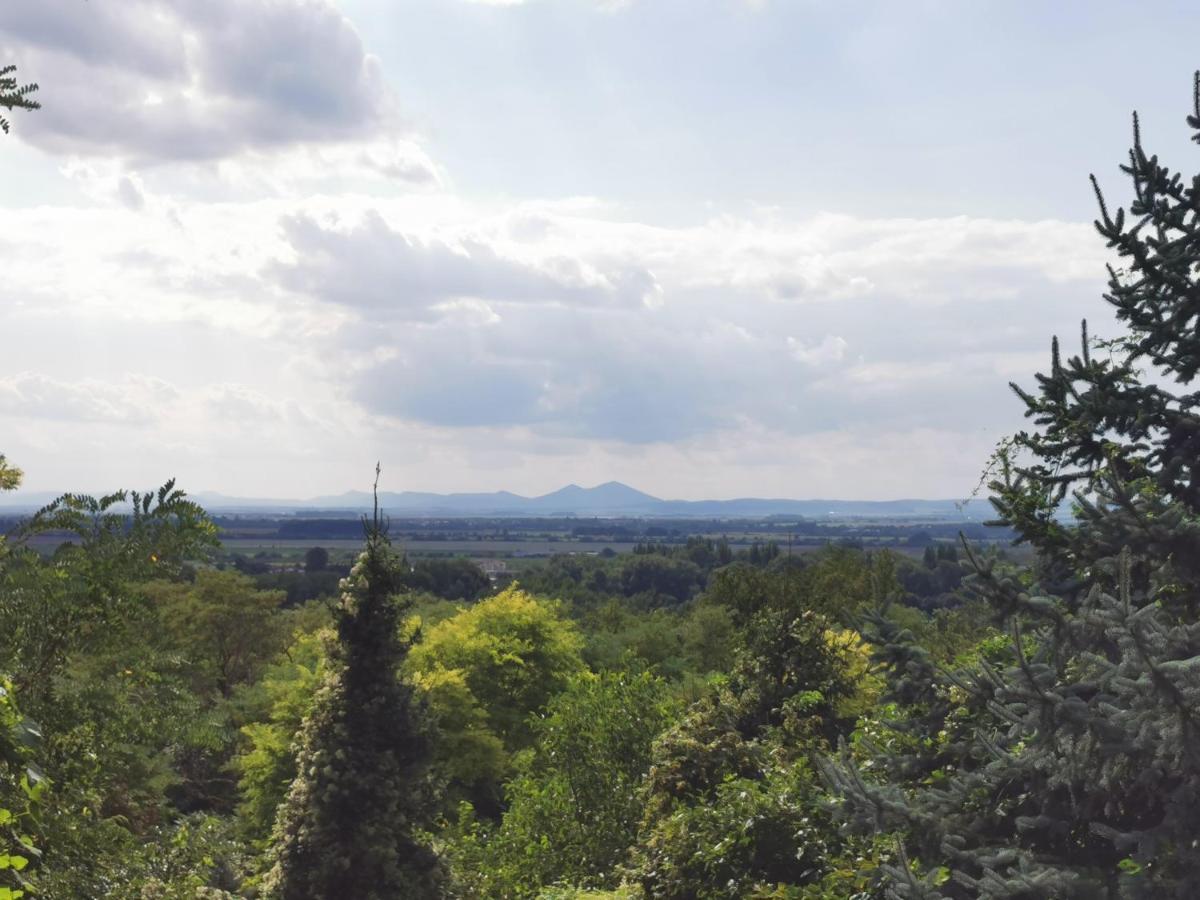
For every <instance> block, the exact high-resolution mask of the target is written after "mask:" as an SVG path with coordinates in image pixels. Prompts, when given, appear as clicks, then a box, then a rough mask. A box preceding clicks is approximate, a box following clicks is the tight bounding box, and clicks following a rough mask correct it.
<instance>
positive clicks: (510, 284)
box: [0, 0, 1200, 498]
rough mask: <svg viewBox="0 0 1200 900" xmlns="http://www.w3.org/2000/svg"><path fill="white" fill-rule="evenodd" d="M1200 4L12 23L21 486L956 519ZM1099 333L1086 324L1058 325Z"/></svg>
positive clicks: (735, 1)
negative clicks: (545, 498)
mask: <svg viewBox="0 0 1200 900" xmlns="http://www.w3.org/2000/svg"><path fill="white" fill-rule="evenodd" d="M1197 33H1200V7H1197V6H1196V4H1195V3H1194V2H1192V0H1188V2H1177V3H1170V2H1154V3H1147V2H1139V3H1137V4H1134V3H1117V2H1108V0H1086V2H1085V0H1063V2H1059V3H1040V2H1032V0H1031V2H1011V0H996V2H987V0H859V2H856V3H846V2H843V0H836V2H835V0H702V2H696V0H527V2H521V0H488V2H478V0H476V2H471V0H336V2H335V0H89V2H83V0H3V2H2V3H0V65H2V64H5V63H8V62H10V61H11V62H13V63H16V64H17V65H18V66H19V71H20V74H21V75H22V76H23V77H24V78H26V79H29V80H36V81H38V82H39V83H40V84H41V92H40V94H39V97H40V99H41V101H42V103H43V104H44V109H42V110H41V111H39V112H36V113H21V112H19V111H18V112H16V113H13V114H12V115H11V117H10V118H11V119H12V122H13V130H12V134H11V135H9V136H7V137H0V172H2V173H3V177H2V178H0V223H2V224H0V451H2V452H4V453H6V454H7V455H8V457H9V459H10V460H11V461H14V462H16V463H17V464H19V465H21V466H22V467H23V468H24V469H25V470H26V473H27V487H28V488H29V489H30V490H65V489H73V490H102V489H108V488H113V487H117V486H131V487H147V486H150V485H152V484H156V483H159V482H161V481H163V480H165V479H166V478H167V477H170V476H178V478H179V479H180V482H181V483H182V485H183V486H184V487H185V488H188V489H190V490H194V491H203V490H215V491H221V492H224V493H227V494H235V495H241V496H260V497H261V496H273V497H296V498H299V497H306V496H313V495H317V494H324V493H337V492H341V491H343V490H346V489H350V488H359V489H361V488H363V487H365V486H368V485H369V483H370V478H371V473H372V469H373V466H374V463H375V460H376V459H380V460H382V462H383V465H384V470H385V479H384V484H385V487H386V488H388V489H391V490H404V489H410V490H434V491H449V490H495V489H502V488H503V489H509V490H514V491H518V492H524V493H541V492H545V491H548V490H552V489H555V488H557V487H559V486H561V485H563V484H565V483H567V482H571V481H573V482H578V483H582V484H594V483H597V482H601V481H605V480H608V479H619V480H622V481H626V482H628V483H630V484H633V485H634V486H636V487H639V488H642V489H643V490H647V491H649V492H651V493H654V494H657V495H659V496H667V497H681V498H701V497H714V498H717V497H733V496H744V495H757V496H790V497H816V496H822V497H840V498H892V497H913V496H923V497H960V496H965V495H966V494H967V493H968V492H969V491H970V490H971V489H972V488H973V486H974V485H975V483H976V481H977V480H978V477H979V474H980V471H981V469H982V467H983V465H984V462H985V460H986V458H987V456H988V453H989V452H990V450H991V448H992V447H993V445H994V444H995V443H996V441H997V440H998V439H999V438H1001V437H1002V436H1003V435H1004V434H1005V433H1006V432H1008V431H1010V430H1012V429H1013V428H1014V427H1018V426H1019V425H1020V423H1021V419H1020V409H1019V406H1018V405H1017V403H1016V402H1015V400H1014V398H1012V396H1011V394H1010V393H1009V391H1008V389H1007V387H1006V383H1007V382H1008V381H1009V380H1010V379H1016V380H1018V381H1023V382H1025V383H1029V382H1030V381H1031V380H1032V374H1033V373H1034V372H1035V371H1036V370H1037V369H1038V368H1039V367H1040V366H1042V365H1044V363H1045V360H1046V353H1047V346H1048V341H1049V338H1050V335H1051V334H1052V333H1054V332H1059V333H1062V334H1064V335H1068V336H1073V335H1074V334H1076V333H1077V329H1078V323H1079V320H1080V319H1081V318H1082V317H1084V316H1087V317H1089V318H1090V319H1091V320H1092V322H1093V331H1096V332H1099V333H1101V334H1104V333H1111V329H1112V324H1111V321H1112V320H1111V317H1110V316H1109V314H1108V312H1107V310H1106V309H1105V308H1104V307H1103V304H1102V301H1100V299H1099V294H1100V290H1101V288H1102V286H1103V263H1104V261H1105V259H1106V251H1105V249H1104V247H1103V245H1102V243H1101V242H1100V241H1099V239H1098V238H1097V237H1096V236H1095V233H1094V231H1093V230H1092V228H1091V225H1090V221H1091V218H1092V215H1093V207H1092V199H1091V196H1090V193H1089V189H1088V185H1087V181H1086V175H1087V173H1088V172H1089V171H1096V172H1097V173H1098V174H1100V176H1101V178H1102V181H1103V182H1104V183H1105V185H1106V186H1107V187H1108V188H1109V190H1110V197H1111V198H1112V199H1114V200H1118V199H1119V200H1122V201H1123V200H1124V198H1125V192H1124V185H1123V184H1122V182H1121V180H1120V176H1119V173H1117V171H1116V164H1117V163H1118V162H1119V161H1120V160H1121V159H1122V157H1123V154H1124V152H1125V148H1126V146H1127V144H1128V114H1129V112H1130V110H1132V109H1133V108H1134V107H1137V108H1138V109H1140V110H1141V112H1142V116H1143V125H1144V134H1145V137H1146V143H1147V145H1148V146H1149V147H1150V148H1151V149H1154V150H1157V151H1158V152H1160V153H1161V154H1163V155H1164V157H1166V159H1167V160H1168V161H1171V162H1173V163H1174V164H1175V165H1176V166H1177V167H1181V168H1184V169H1185V170H1187V171H1194V170H1195V169H1196V150H1195V148H1194V147H1192V146H1190V145H1189V144H1188V142H1187V137H1188V132H1187V130H1186V127H1185V126H1184V123H1183V117H1184V115H1185V113H1186V112H1187V110H1188V106H1189V100H1190V88H1191V83H1190V82H1191V78H1190V73H1191V71H1192V70H1193V69H1194V68H1196V67H1197V66H1200V53H1197V51H1196V48H1195V35H1196V34H1197ZM1071 339H1072V340H1073V337H1072V338H1071Z"/></svg>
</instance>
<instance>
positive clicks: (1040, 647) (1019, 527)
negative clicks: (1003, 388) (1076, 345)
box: [826, 73, 1200, 900]
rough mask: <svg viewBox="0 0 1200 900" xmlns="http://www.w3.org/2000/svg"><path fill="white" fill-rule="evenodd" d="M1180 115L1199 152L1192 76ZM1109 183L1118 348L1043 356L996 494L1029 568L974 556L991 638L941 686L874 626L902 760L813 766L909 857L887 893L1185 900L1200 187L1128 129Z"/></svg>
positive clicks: (1089, 345) (928, 665) (1191, 845)
mask: <svg viewBox="0 0 1200 900" xmlns="http://www.w3.org/2000/svg"><path fill="white" fill-rule="evenodd" d="M1193 104H1194V109H1193V114H1192V115H1190V116H1189V117H1188V120H1187V121H1188V124H1189V125H1190V126H1191V128H1192V129H1193V130H1195V131H1196V132H1197V134H1196V136H1195V140H1197V141H1198V142H1200V73H1197V76H1196V82H1195V88H1194V97H1193ZM1122 170H1123V171H1124V172H1125V174H1126V175H1127V176H1129V178H1130V180H1131V181H1132V185H1133V194H1134V198H1133V201H1132V202H1131V204H1130V205H1129V208H1128V212H1127V211H1126V210H1125V209H1118V210H1116V211H1115V213H1114V212H1111V211H1110V209H1109V207H1108V205H1107V203H1106V202H1105V199H1104V197H1103V195H1102V194H1101V192H1100V189H1099V186H1098V185H1096V195H1097V199H1098V201H1099V205H1100V218H1099V220H1098V221H1097V222H1096V226H1097V228H1098V230H1099V232H1100V234H1101V235H1102V236H1103V237H1104V238H1105V240H1106V241H1107V242H1108V244H1109V246H1110V247H1111V248H1113V249H1115V250H1116V251H1117V253H1118V255H1119V256H1120V258H1121V260H1122V261H1123V265H1122V266H1120V267H1117V266H1113V267H1110V269H1109V288H1108V292H1107V293H1106V295H1105V299H1106V300H1107V301H1108V302H1109V303H1110V304H1111V305H1112V306H1113V308H1114V309H1115V311H1116V315H1117V318H1118V320H1119V321H1120V322H1121V323H1122V324H1123V325H1124V326H1125V328H1126V329H1127V332H1126V333H1125V334H1124V336H1122V337H1120V338H1118V339H1116V340H1112V341H1107V342H1098V341H1092V340H1090V339H1089V338H1088V336H1087V329H1086V326H1085V328H1084V335H1083V347H1082V350H1081V351H1080V353H1079V354H1078V355H1077V356H1074V357H1072V358H1070V359H1068V360H1066V361H1064V360H1063V359H1062V357H1061V354H1060V352H1059V348H1058V343H1057V341H1055V342H1054V345H1053V352H1052V360H1051V367H1050V372H1049V374H1041V375H1038V376H1037V382H1038V383H1037V388H1036V390H1035V391H1032V392H1028V391H1024V390H1022V389H1020V388H1016V387H1015V386H1014V389H1015V390H1016V392H1017V393H1018V395H1019V396H1020V397H1021V399H1022V400H1023V402H1024V403H1025V405H1026V414H1027V415H1028V416H1029V417H1030V418H1031V419H1033V421H1034V423H1035V424H1036V426H1037V428H1036V429H1035V430H1030V431H1023V432H1021V433H1019V434H1017V435H1016V436H1015V437H1014V438H1013V439H1012V440H1011V442H1010V443H1009V444H1007V445H1006V446H1005V447H1004V448H1002V450H1001V452H1000V453H999V454H998V455H997V458H996V468H995V470H994V471H995V477H994V478H993V480H992V481H991V483H990V487H991V490H992V492H993V494H994V498H993V503H994V505H995V506H996V509H997V510H998V512H999V518H1000V521H1001V522H1003V523H1004V524H1007V525H1009V526H1011V527H1012V528H1013V529H1015V531H1016V532H1017V534H1018V536H1019V539H1020V540H1021V541H1026V542H1028V543H1030V544H1031V545H1032V546H1033V548H1034V549H1035V550H1036V552H1037V561H1036V564H1035V566H1034V568H1033V570H1032V572H1031V574H1030V576H1029V577H1020V576H1018V575H1016V574H1014V573H1012V572H1009V571H1006V570H1005V569H1004V568H1003V567H1002V565H1001V564H998V563H997V562H996V561H994V560H990V561H984V560H981V559H979V558H978V557H977V556H976V555H975V554H971V560H970V562H971V564H972V566H973V567H974V569H975V573H974V574H973V575H972V576H971V577H970V578H969V582H970V584H971V586H972V587H973V589H974V590H975V591H976V592H977V593H978V594H979V595H981V596H982V597H983V598H984V599H986V600H987V601H988V603H989V604H990V605H991V608H992V611H993V613H994V616H995V619H996V621H997V622H998V623H999V624H1000V625H1001V626H1002V627H1003V628H1004V629H1005V630H1006V631H1007V640H1005V641H1002V642H1000V643H999V644H997V643H996V642H994V641H992V642H985V644H986V645H987V646H986V647H985V648H981V649H982V652H981V654H980V660H979V662H978V664H977V665H974V666H971V667H969V668H967V669H964V670H962V671H958V672H955V673H948V672H944V671H942V670H940V669H939V668H938V667H936V666H935V665H934V664H933V663H932V662H931V660H930V657H929V655H928V654H927V653H925V652H924V651H923V650H922V648H920V647H919V646H917V645H916V643H915V642H914V641H913V640H912V635H911V634H909V633H907V632H905V631H904V630H903V629H900V628H897V627H894V626H892V627H889V626H888V624H887V623H886V621H885V620H883V619H881V618H878V617H877V618H876V620H875V624H876V630H875V633H874V636H875V638H876V640H877V641H878V642H879V659H880V660H881V661H882V662H883V663H885V664H886V666H887V668H888V669H889V674H890V683H891V696H890V698H885V699H890V700H891V701H892V702H895V703H897V704H898V705H899V706H900V707H901V708H902V709H903V710H905V711H906V715H904V716H903V717H902V718H901V719H900V720H899V721H897V722H895V723H893V724H894V727H895V729H896V731H895V734H899V735H903V736H904V737H903V738H899V739H896V740H893V741H892V744H893V746H894V747H897V748H902V749H901V750H895V751H893V752H886V753H885V752H883V751H880V752H879V753H877V754H875V758H874V759H873V760H872V766H871V772H870V774H869V775H868V774H864V772H863V770H862V769H860V768H857V767H856V765H855V763H854V761H853V760H852V759H851V758H850V754H849V753H848V752H847V753H845V754H844V755H843V758H842V761H841V764H840V765H829V766H826V776H827V778H828V779H829V780H830V782H832V784H833V785H834V786H835V787H836V788H837V789H838V790H840V791H841V792H842V793H843V794H844V795H845V796H847V797H848V798H849V800H850V803H849V807H850V810H851V812H852V817H853V819H854V820H855V821H857V822H858V823H859V824H860V825H862V826H865V827H868V828H873V829H875V830H877V831H890V832H893V833H895V834H896V835H897V836H898V838H899V840H900V841H901V847H902V848H903V850H904V854H903V855H904V856H906V857H907V861H906V864H902V865H898V866H896V867H894V868H892V869H890V870H889V875H890V877H891V880H892V886H891V891H892V895H893V896H896V897H904V898H917V897H919V898H931V900H932V898H966V897H984V898H1072V897H1078V898H1143V897H1145V898H1149V897H1155V898H1166V897H1175V898H1191V897H1196V896H1200V846H1198V845H1197V842H1196V835H1197V834H1198V833H1200V552H1198V550H1200V393H1196V392H1194V391H1190V390H1188V386H1189V385H1190V384H1192V382H1193V381H1194V379H1195V377H1196V374H1197V372H1200V331H1198V330H1197V324H1198V322H1200V176H1195V177H1192V178H1188V179H1184V178H1183V177H1182V176H1180V175H1178V174H1175V173H1172V172H1171V171H1170V170H1168V169H1166V168H1165V167H1163V166H1162V165H1160V163H1159V161H1158V158H1157V157H1155V156H1151V155H1148V154H1147V153H1146V151H1145V149H1144V148H1143V144H1142V138H1141V134H1140V129H1139V128H1138V124H1137V119H1136V117H1135V119H1134V141H1133V148H1132V150H1131V151H1130V154H1129V161H1128V163H1127V164H1126V165H1123V166H1122ZM1093 184H1096V182H1095V179H1094V178H1093ZM1098 349H1099V350H1102V351H1103V352H1102V353H1095V352H1093V351H1096V350H1098ZM1068 500H1070V501H1072V505H1073V512H1074V515H1073V516H1072V517H1070V518H1067V517H1064V516H1063V514H1062V513H1063V509H1062V507H1063V504H1064V502H1065V501H1068Z"/></svg>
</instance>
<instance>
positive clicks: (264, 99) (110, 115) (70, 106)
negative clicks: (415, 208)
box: [0, 0, 393, 163]
mask: <svg viewBox="0 0 1200 900" xmlns="http://www.w3.org/2000/svg"><path fill="white" fill-rule="evenodd" d="M0 49H3V50H4V51H5V53H6V55H7V56H8V58H12V59H15V60H16V61H17V62H18V63H20V64H21V67H22V73H23V74H24V75H25V76H26V77H28V78H30V79H36V80H38V81H39V82H40V83H41V84H42V87H43V92H44V93H45V94H46V102H45V104H44V109H43V110H42V112H41V113H40V114H39V115H37V116H30V117H29V120H28V122H27V123H23V128H22V131H21V134H22V136H23V137H24V138H25V139H27V140H29V141H31V142H32V143H34V144H37V145H39V146H42V147H43V148H46V149H49V150H52V151H57V152H69V153H79V154H83V155H89V154H104V155H116V156H121V157H125V158H127V159H132V160H135V161H138V162H142V163H149V162H156V161H164V160H205V159H214V158H220V157H224V156H229V155H233V154H236V153H238V152H239V151H242V150H246V149H264V148H272V147H278V146H282V145H287V144H291V143H296V142H324V141H338V140H346V139H352V138H358V137H363V136H367V135H370V134H373V133H376V132H378V131H379V130H380V128H381V127H382V126H383V125H384V123H386V122H387V121H389V120H390V119H391V118H392V117H393V111H392V100H391V97H390V95H389V92H388V91H387V89H386V86H385V85H384V83H383V79H382V75H381V73H380V68H379V66H378V63H377V61H376V60H375V59H374V58H373V57H371V56H369V55H368V54H367V53H366V52H365V50H364V48H363V45H362V41H361V40H360V38H359V36H358V34H357V33H356V32H355V30H354V28H353V26H352V25H351V24H350V23H349V22H348V21H347V20H346V19H345V17H344V16H342V15H341V13H339V12H338V11H337V9H336V7H334V6H333V5H332V4H331V3H329V2H327V0H204V2H200V0H133V2H129V3H124V2H123V3H122V4H119V5H118V4H114V3H99V2H96V3H87V4H80V3H78V2H76V0H39V2H38V3H36V4H34V3H22V2H16V3H5V4H3V5H0Z"/></svg>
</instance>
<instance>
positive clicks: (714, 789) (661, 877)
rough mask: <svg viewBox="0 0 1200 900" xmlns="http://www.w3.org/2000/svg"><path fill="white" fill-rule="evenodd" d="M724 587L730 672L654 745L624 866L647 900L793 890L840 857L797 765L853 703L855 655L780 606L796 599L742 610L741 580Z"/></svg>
mask: <svg viewBox="0 0 1200 900" xmlns="http://www.w3.org/2000/svg"><path fill="white" fill-rule="evenodd" d="M738 574H739V575H742V574H745V573H738ZM733 586H734V587H737V588H738V591H737V592H736V593H735V594H734V596H735V597H737V598H738V602H737V603H736V605H735V608H737V609H742V610H746V611H747V612H745V613H744V614H745V615H748V617H749V619H748V622H747V625H746V627H747V634H746V638H745V645H744V647H743V648H742V649H741V651H740V653H739V657H738V661H737V664H736V666H735V668H734V672H733V673H732V675H731V677H730V678H729V679H728V680H727V681H725V682H721V683H718V684H716V685H714V686H713V688H712V689H711V690H710V692H709V693H708V694H707V695H706V696H705V697H704V698H703V699H701V700H700V701H699V702H697V703H696V704H695V705H694V706H693V707H692V709H691V710H690V711H689V712H688V714H687V715H686V716H685V717H684V718H683V720H682V721H680V722H679V723H678V724H677V725H675V726H674V727H673V728H671V729H670V730H668V731H667V732H666V733H665V734H664V735H662V737H661V738H660V739H659V740H658V741H657V743H656V745H655V748H654V756H653V766H652V767H651V770H650V774H649V778H648V781H647V789H646V796H645V813H644V817H645V818H644V821H643V828H642V836H641V840H640V841H639V843H638V846H637V848H636V854H635V862H634V864H633V866H632V868H631V870H630V875H631V877H632V878H633V879H635V880H636V881H637V882H638V883H639V884H641V886H642V888H643V889H644V890H645V892H646V894H647V896H652V897H665V898H688V897H699V896H704V897H745V896H752V895H754V894H755V892H762V891H768V890H775V889H776V888H779V889H784V888H787V889H789V890H790V889H792V888H794V889H795V890H797V891H798V890H799V889H800V888H801V887H802V886H805V885H809V884H813V883H816V882H817V881H819V880H820V879H823V878H825V877H826V875H827V874H828V872H829V870H830V869H831V868H832V864H833V861H834V857H835V856H836V855H837V854H838V853H841V852H842V849H843V847H842V843H843V842H842V841H841V840H840V838H839V837H838V835H837V830H836V828H835V827H834V825H833V824H832V822H831V821H830V820H829V819H828V817H827V816H826V815H825V814H824V812H823V807H822V800H823V798H822V794H821V790H820V787H819V785H818V784H817V783H816V782H815V780H814V779H813V777H812V775H811V771H810V767H809V763H808V758H809V757H810V756H811V755H812V754H814V753H816V752H819V751H820V750H821V749H822V748H824V747H825V746H827V744H826V741H827V739H828V737H829V735H830V734H831V732H832V730H833V729H834V727H835V725H836V720H837V717H838V711H839V707H840V706H841V704H842V702H843V701H844V700H845V699H846V698H848V697H849V696H851V695H852V685H851V684H850V682H849V678H848V674H849V673H850V672H854V671H856V669H855V666H856V650H855V647H854V645H853V644H851V643H849V642H847V641H846V640H845V639H843V638H841V637H840V636H839V635H838V633H836V632H832V631H831V630H830V628H829V623H828V620H826V619H825V618H823V617H821V616H819V615H817V614H815V613H813V612H811V611H805V612H800V613H799V614H797V613H796V612H795V611H794V610H790V609H788V608H786V607H787V606H799V605H800V603H799V602H798V600H797V599H796V598H789V602H788V603H787V604H784V603H782V602H777V601H778V600H779V599H780V598H779V597H778V596H777V595H772V594H770V593H768V594H767V595H765V596H760V597H759V598H758V600H757V601H756V602H750V596H749V594H748V593H746V592H743V589H744V588H745V584H744V583H743V582H742V581H741V580H740V579H739V580H738V581H737V582H735V583H734V584H733ZM718 590H724V588H722V587H720V586H718ZM742 601H745V602H742ZM749 610H754V611H753V612H749ZM795 895H796V896H799V895H798V894H795ZM781 896H782V895H781Z"/></svg>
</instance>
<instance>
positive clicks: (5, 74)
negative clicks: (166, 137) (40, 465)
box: [0, 66, 42, 490]
mask: <svg viewBox="0 0 1200 900" xmlns="http://www.w3.org/2000/svg"><path fill="white" fill-rule="evenodd" d="M16 71H17V67H16V66H4V67H2V68H0V106H2V107H4V108H5V109H7V110H10V111H11V110H14V109H41V108H42V106H41V104H40V103H38V102H37V101H36V100H33V99H32V98H31V97H30V94H33V93H35V92H36V91H37V89H38V86H37V85H36V84H20V83H19V82H18V81H17V77H16V75H15V74H14V73H15V72H16ZM8 127H9V125H8V119H6V118H5V117H4V116H0V131H3V132H4V133H5V134H8ZM2 463H3V459H2V458H0V471H2V469H3V465H2ZM19 474H20V473H19V472H18V475H19ZM6 490H7V489H6Z"/></svg>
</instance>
